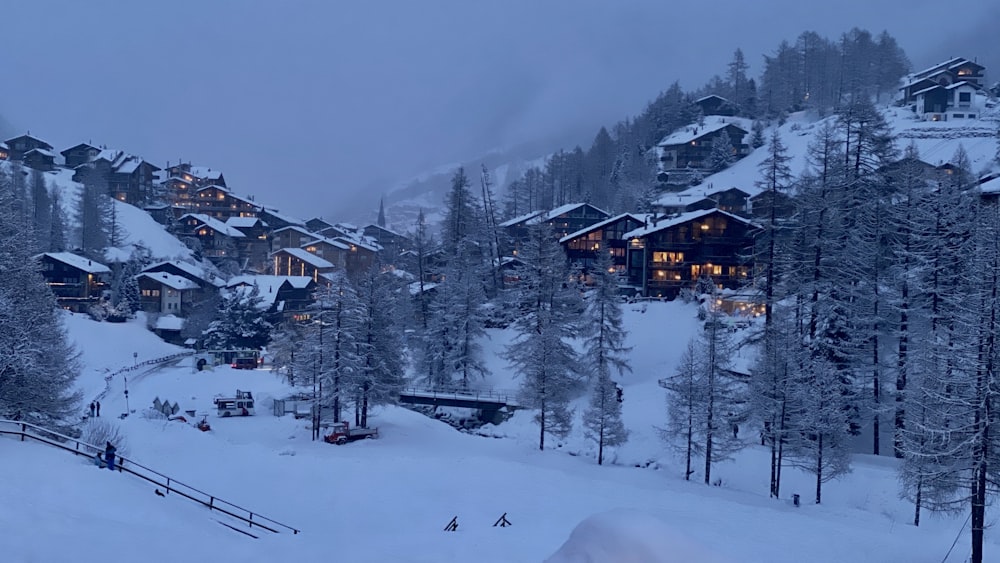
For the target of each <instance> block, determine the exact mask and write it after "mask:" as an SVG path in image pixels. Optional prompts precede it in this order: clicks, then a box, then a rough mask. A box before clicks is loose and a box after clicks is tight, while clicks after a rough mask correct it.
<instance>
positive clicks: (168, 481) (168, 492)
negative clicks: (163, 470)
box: [167, 477, 170, 495]
mask: <svg viewBox="0 0 1000 563" xmlns="http://www.w3.org/2000/svg"><path fill="white" fill-rule="evenodd" d="M167 494H168V495H169V494H170V477H167Z"/></svg>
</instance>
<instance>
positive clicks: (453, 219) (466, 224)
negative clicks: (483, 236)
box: [441, 167, 480, 256]
mask: <svg viewBox="0 0 1000 563" xmlns="http://www.w3.org/2000/svg"><path fill="white" fill-rule="evenodd" d="M470 185H471V184H470V183H469V178H468V176H466V175H465V169H464V168H461V167H460V168H459V169H458V170H456V171H455V174H454V175H453V176H452V178H451V189H450V190H449V191H448V195H447V196H446V197H445V217H444V222H443V223H442V225H441V242H442V245H443V247H444V250H445V252H446V253H447V254H448V256H455V255H456V254H457V253H458V249H459V245H460V244H461V243H462V241H464V240H466V239H468V240H476V238H477V237H476V235H477V231H478V226H479V224H480V213H479V208H478V207H477V206H476V199H475V198H474V197H473V196H472V191H471V190H470V189H469V187H470Z"/></svg>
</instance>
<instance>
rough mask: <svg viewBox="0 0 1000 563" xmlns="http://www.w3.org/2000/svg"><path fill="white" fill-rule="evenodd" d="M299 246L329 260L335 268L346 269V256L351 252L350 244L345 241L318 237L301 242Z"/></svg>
mask: <svg viewBox="0 0 1000 563" xmlns="http://www.w3.org/2000/svg"><path fill="white" fill-rule="evenodd" d="M300 248H302V249H303V250H305V251H306V252H308V253H310V254H315V255H316V256H319V257H320V258H322V259H324V260H326V261H327V262H330V263H331V264H333V265H334V266H335V267H336V268H337V269H340V270H346V269H347V257H348V255H349V254H350V252H351V245H349V244H347V243H346V242H343V241H340V240H335V239H328V238H324V237H319V238H314V239H313V240H310V241H309V242H306V243H304V244H302V245H301V246H300Z"/></svg>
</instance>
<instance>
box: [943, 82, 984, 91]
mask: <svg viewBox="0 0 1000 563" xmlns="http://www.w3.org/2000/svg"><path fill="white" fill-rule="evenodd" d="M962 86H968V87H969V88H976V85H975V84H973V83H971V82H968V81H966V80H962V81H961V82H956V83H954V84H950V85H948V86H945V87H944V89H945V90H954V89H955V88H961V87H962ZM977 89H978V88H977Z"/></svg>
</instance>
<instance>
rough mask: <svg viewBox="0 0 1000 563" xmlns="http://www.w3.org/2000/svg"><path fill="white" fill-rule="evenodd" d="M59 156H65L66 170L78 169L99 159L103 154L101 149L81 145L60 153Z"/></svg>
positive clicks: (87, 144)
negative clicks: (98, 156)
mask: <svg viewBox="0 0 1000 563" xmlns="http://www.w3.org/2000/svg"><path fill="white" fill-rule="evenodd" d="M59 154H61V155H62V156H63V162H64V163H65V165H66V168H76V167H77V166H80V165H81V164H86V163H88V162H90V161H91V160H94V159H95V158H97V155H99V154H101V149H100V148H99V147H95V146H94V145H91V144H89V143H80V144H78V145H74V146H72V147H70V148H68V149H66V150H64V151H60V152H59Z"/></svg>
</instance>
